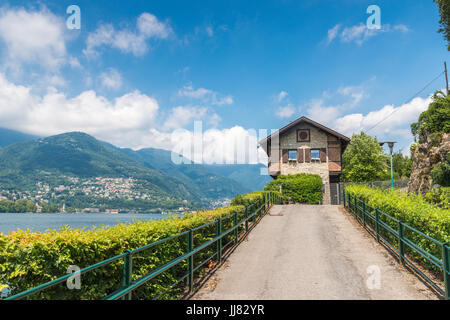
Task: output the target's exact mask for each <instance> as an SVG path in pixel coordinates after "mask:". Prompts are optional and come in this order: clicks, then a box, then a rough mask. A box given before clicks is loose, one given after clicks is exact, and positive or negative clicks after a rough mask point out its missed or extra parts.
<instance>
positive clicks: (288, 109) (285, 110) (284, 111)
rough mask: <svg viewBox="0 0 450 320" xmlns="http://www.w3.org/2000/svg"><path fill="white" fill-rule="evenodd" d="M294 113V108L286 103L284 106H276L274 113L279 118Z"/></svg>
mask: <svg viewBox="0 0 450 320" xmlns="http://www.w3.org/2000/svg"><path fill="white" fill-rule="evenodd" d="M294 113H295V108H294V107H293V106H291V105H287V106H285V107H278V109H277V111H276V112H275V114H276V115H277V117H279V118H289V117H291V116H292V115H293V114H294Z"/></svg>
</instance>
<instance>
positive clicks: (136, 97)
mask: <svg viewBox="0 0 450 320" xmlns="http://www.w3.org/2000/svg"><path fill="white" fill-rule="evenodd" d="M158 107H159V106H158V103H157V101H156V100H155V99H153V98H150V97H148V96H146V95H144V94H141V93H140V92H139V91H133V92H130V93H127V94H125V95H123V96H121V97H118V98H116V99H114V100H113V101H110V100H108V99H106V98H105V97H102V96H98V95H97V94H96V93H95V92H94V91H92V90H89V91H84V92H82V93H80V94H79V95H78V96H75V97H73V98H68V97H67V96H66V95H65V94H64V93H62V92H59V91H57V90H56V89H51V90H49V91H48V92H47V93H46V94H45V95H43V96H38V95H33V94H32V93H31V89H30V88H28V87H24V86H20V85H15V84H13V83H11V82H9V81H8V80H7V79H6V78H5V76H4V75H3V74H0V126H1V127H5V128H11V129H15V130H20V131H22V132H27V133H31V134H35V135H44V136H45V135H52V134H58V133H62V132H68V131H83V132H87V133H89V134H93V135H95V136H97V137H100V138H108V137H109V135H110V134H111V133H114V132H117V133H121V132H122V133H123V132H126V131H134V130H142V129H144V128H147V127H148V126H150V125H153V122H154V119H155V117H156V114H157V111H158Z"/></svg>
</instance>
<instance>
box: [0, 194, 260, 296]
mask: <svg viewBox="0 0 450 320" xmlns="http://www.w3.org/2000/svg"><path fill="white" fill-rule="evenodd" d="M265 193H266V192H264V191H261V192H254V193H252V194H250V195H244V196H238V197H236V199H235V200H233V205H231V206H228V207H222V208H218V209H215V210H208V211H200V212H197V213H195V214H186V215H184V216H183V217H175V216H174V217H170V218H167V219H163V220H153V221H137V222H134V223H132V224H128V225H125V224H119V225H117V226H113V227H105V228H97V229H94V230H83V229H62V230H60V231H51V232H47V233H33V232H29V231H17V232H14V233H12V234H10V235H7V236H6V235H3V234H1V233H0V290H1V289H4V288H7V290H9V291H10V293H9V294H16V293H19V292H22V291H25V290H27V289H31V288H33V287H36V286H38V285H40V284H43V283H46V282H48V281H51V280H54V279H56V278H58V277H61V276H64V275H66V274H67V268H68V267H69V266H71V265H76V266H79V267H80V268H85V267H87V266H90V265H93V264H95V263H98V262H100V261H103V260H106V259H108V258H111V257H114V256H116V255H119V254H122V253H123V252H124V250H126V249H136V248H139V247H142V246H144V245H147V244H149V243H153V242H155V241H158V240H161V239H164V238H167V237H171V236H174V235H177V234H179V233H181V232H184V231H186V230H189V229H191V228H195V227H198V226H201V225H203V224H207V223H209V222H212V221H214V220H217V219H218V218H222V217H226V216H229V215H230V214H233V213H235V212H237V213H238V219H239V220H242V219H243V218H244V205H243V204H245V205H251V204H260V203H262V200H263V195H264V194H265ZM243 199H245V200H243ZM232 224H233V219H232V216H231V219H228V218H227V219H225V220H224V224H223V226H222V228H223V230H226V229H227V228H229V227H231V226H232ZM215 235H216V227H215V224H211V225H210V227H207V228H203V229H201V230H199V231H198V232H195V233H194V246H198V245H200V244H201V243H203V242H205V241H208V240H210V239H212V238H213V237H214V236H215ZM224 240H225V239H224ZM186 247H187V237H185V236H182V237H179V238H175V239H173V240H170V241H167V242H164V243H163V244H162V245H158V246H155V247H154V248H153V249H151V250H146V251H142V252H140V253H138V254H137V255H136V256H133V279H137V278H139V277H140V276H142V275H144V274H146V273H148V272H150V271H152V270H154V269H155V268H157V267H159V266H161V265H163V264H164V263H167V262H169V261H171V260H172V259H174V258H176V257H178V256H180V255H182V254H184V253H185V252H186ZM214 249H215V248H213V247H211V248H206V250H205V251H202V252H201V253H199V254H198V255H197V256H196V257H195V261H196V263H198V262H200V261H202V259H204V258H205V257H208V255H211V254H212V253H213V252H214ZM122 269H123V261H122V260H118V261H116V262H114V263H112V264H109V265H106V266H103V267H100V268H98V269H95V270H94V271H92V272H88V273H86V274H82V276H81V289H80V290H76V289H73V290H68V289H67V287H66V283H65V282H64V283H61V284H59V285H56V286H55V287H52V288H50V289H48V290H45V291H42V292H39V293H36V294H33V295H32V296H31V297H30V298H31V299H99V298H102V297H104V296H106V295H108V294H110V293H111V292H113V291H115V290H117V289H119V288H120V286H121V279H122ZM186 269H187V265H186V261H184V262H182V263H180V264H178V265H177V267H175V268H172V269H171V270H170V271H167V272H165V273H163V274H161V275H159V276H158V277H156V278H155V279H153V280H151V281H150V282H148V283H147V284H145V285H144V286H142V287H140V288H139V289H138V290H137V291H135V292H134V293H133V298H135V299H150V298H154V297H155V296H157V295H158V294H160V293H161V292H163V291H164V290H165V288H167V287H168V286H169V285H170V284H172V283H173V282H174V281H175V280H176V279H178V278H180V277H181V276H182V275H184V274H185V273H186ZM200 274H201V271H199V272H197V273H196V275H197V276H198V275H200ZM182 289H183V288H181V287H177V288H175V289H174V290H172V291H170V292H169V294H166V295H165V296H164V297H163V298H165V299H170V298H177V297H178V296H179V294H180V292H181V291H182Z"/></svg>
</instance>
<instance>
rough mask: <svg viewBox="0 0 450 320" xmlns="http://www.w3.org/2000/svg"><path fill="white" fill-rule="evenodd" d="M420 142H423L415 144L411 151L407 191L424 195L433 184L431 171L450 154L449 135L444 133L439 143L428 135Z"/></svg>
mask: <svg viewBox="0 0 450 320" xmlns="http://www.w3.org/2000/svg"><path fill="white" fill-rule="evenodd" d="M420 140H422V141H425V142H424V143H420V144H417V145H416V146H415V148H413V149H412V150H411V158H412V161H413V167H412V172H411V178H410V180H409V183H408V191H409V192H415V193H426V192H428V191H429V190H430V189H431V186H432V183H433V181H432V178H431V170H433V168H434V166H435V165H436V164H437V163H439V162H441V161H444V160H445V156H446V154H447V152H450V133H444V134H443V135H442V139H441V141H440V143H439V142H438V143H436V140H435V139H432V137H431V135H428V134H427V135H426V136H424V137H422V139H420Z"/></svg>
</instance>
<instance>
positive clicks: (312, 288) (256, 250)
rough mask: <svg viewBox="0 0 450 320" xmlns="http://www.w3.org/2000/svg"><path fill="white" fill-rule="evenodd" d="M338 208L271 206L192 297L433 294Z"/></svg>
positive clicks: (395, 296)
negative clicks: (246, 236)
mask: <svg viewBox="0 0 450 320" xmlns="http://www.w3.org/2000/svg"><path fill="white" fill-rule="evenodd" d="M341 210H342V209H339V207H338V206H331V205H330V206H326V205H324V206H311V205H283V206H281V205H278V206H274V207H273V208H272V209H271V211H270V213H271V214H282V216H269V215H267V216H265V217H264V218H263V219H262V220H261V222H260V223H259V224H258V225H257V226H256V228H254V229H253V231H252V232H251V233H250V234H249V236H248V238H247V239H246V240H244V241H243V243H241V244H240V245H239V246H238V247H237V248H236V250H235V252H233V253H232V254H231V256H230V257H229V258H228V260H227V262H225V263H224V265H222V266H221V267H220V268H219V269H218V270H217V272H216V273H215V274H214V275H213V276H212V278H211V279H210V280H208V282H207V283H206V284H205V285H204V286H203V287H202V288H201V289H200V290H199V292H198V293H197V294H196V295H195V296H194V297H193V298H192V299H220V300H222V299H251V300H253V299H255V300H265V299H275V300H277V299H282V300H290V299H437V297H436V296H435V295H434V294H433V293H432V292H431V291H430V290H429V289H428V288H427V287H426V286H425V285H424V284H423V283H422V282H420V281H419V280H418V279H417V278H416V277H415V276H414V275H412V274H411V273H409V272H408V271H407V270H406V269H405V268H404V267H402V266H400V265H399V264H398V262H397V261H396V260H395V258H394V257H392V256H391V255H390V254H389V253H388V251H387V250H386V249H384V248H383V247H382V246H381V245H380V244H378V243H377V242H376V241H375V240H374V239H373V238H372V237H371V236H370V235H368V234H367V232H365V231H364V230H362V228H361V226H360V225H359V224H358V223H357V222H356V221H355V219H354V218H353V217H352V216H350V215H349V214H347V213H345V212H343V211H341Z"/></svg>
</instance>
